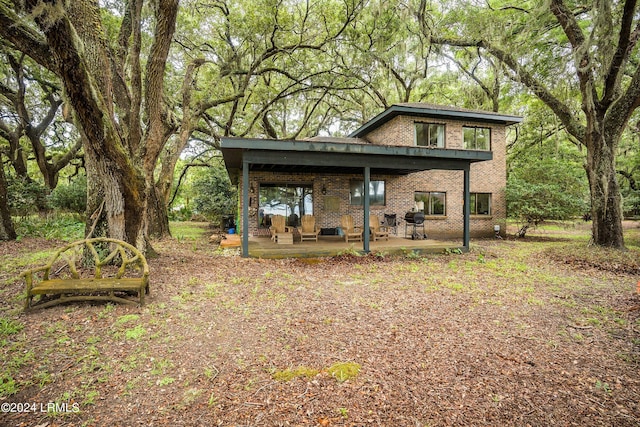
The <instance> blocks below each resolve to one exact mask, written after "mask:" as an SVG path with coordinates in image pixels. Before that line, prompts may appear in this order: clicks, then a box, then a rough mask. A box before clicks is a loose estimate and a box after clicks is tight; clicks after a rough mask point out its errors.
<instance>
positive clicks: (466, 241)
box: [462, 164, 471, 251]
mask: <svg viewBox="0 0 640 427" xmlns="http://www.w3.org/2000/svg"><path fill="white" fill-rule="evenodd" d="M470 169H471V165H470V164H467V165H466V167H465V168H464V205H463V210H464V220H463V223H464V226H463V232H462V235H463V236H462V240H463V242H462V244H463V246H464V250H465V251H469V240H470V237H469V217H470V216H471V195H470V193H469V187H470V178H469V175H470Z"/></svg>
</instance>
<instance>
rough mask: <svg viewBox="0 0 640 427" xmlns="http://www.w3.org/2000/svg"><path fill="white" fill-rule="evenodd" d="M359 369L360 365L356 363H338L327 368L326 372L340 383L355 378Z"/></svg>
mask: <svg viewBox="0 0 640 427" xmlns="http://www.w3.org/2000/svg"><path fill="white" fill-rule="evenodd" d="M361 368H362V367H361V366H360V364H359V363H356V362H338V363H334V364H333V365H331V366H329V368H327V372H328V373H329V375H331V376H332V377H333V378H335V379H336V380H338V382H341V383H342V382H345V381H347V380H350V379H352V378H355V377H357V376H358V374H359V373H360V369H361Z"/></svg>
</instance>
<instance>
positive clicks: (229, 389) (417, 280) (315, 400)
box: [0, 239, 640, 427]
mask: <svg viewBox="0 0 640 427" xmlns="http://www.w3.org/2000/svg"><path fill="white" fill-rule="evenodd" d="M540 240H547V239H540ZM549 240H550V239H549ZM560 243H561V242H554V241H535V239H533V241H531V240H530V241H516V240H508V239H507V240H502V241H497V240H486V241H477V242H474V245H473V249H472V251H471V252H470V253H468V254H448V255H447V254H443V255H431V256H429V257H425V258H420V257H415V258H390V257H377V256H367V257H355V256H352V255H344V256H339V257H335V258H327V259H312V260H293V259H287V260H260V259H243V258H240V257H238V256H237V255H234V253H233V252H220V251H218V252H216V251H215V248H214V247H213V246H212V245H211V244H210V243H208V242H207V241H206V240H197V241H192V240H169V239H168V240H164V241H161V242H155V243H154V247H155V249H156V250H157V251H158V252H159V254H160V255H159V257H158V258H155V259H151V260H150V261H149V264H150V267H151V294H150V296H149V297H148V298H147V304H146V305H145V306H144V307H141V308H140V307H136V306H124V305H112V304H100V303H96V304H90V303H75V304H70V305H66V306H56V307H53V308H49V309H44V310H39V311H34V312H32V313H28V314H19V308H20V305H21V300H20V298H19V297H18V296H19V295H20V293H21V292H22V289H23V286H24V285H23V284H22V283H21V282H20V281H18V280H12V279H11V277H9V276H8V273H3V274H4V277H2V279H3V283H4V285H3V287H2V289H1V292H0V297H1V298H2V302H1V303H0V304H1V307H0V310H1V311H0V315H2V316H3V317H4V318H5V319H10V320H11V321H12V322H14V324H18V325H22V326H23V327H22V329H21V330H20V331H18V332H15V333H11V334H8V333H7V334H5V335H2V336H0V342H1V343H2V346H1V347H0V352H1V354H2V358H3V361H2V362H0V367H1V368H2V371H4V374H3V381H4V385H5V386H7V387H8V385H9V381H10V378H11V379H13V380H14V381H15V384H16V385H17V393H16V394H12V395H9V396H6V395H5V396H3V397H2V398H1V399H0V403H2V404H3V406H2V407H3V412H0V425H1V426H39V427H45V426H48V427H53V426H136V425H140V426H205V425H206V426H471V425H473V426H503V425H516V426H546V425H559V426H638V425H640V375H639V372H638V367H639V362H640V333H639V332H640V321H639V314H640V298H639V297H638V295H637V294H636V292H635V291H636V284H637V282H638V280H639V279H640V277H638V275H637V274H636V275H634V274H628V273H619V272H618V273H612V272H607V271H602V270H600V269H597V268H589V267H588V266H587V267H585V266H584V265H581V266H578V267H576V266H574V265H572V264H567V263H562V262H558V261H557V260H556V259H554V258H553V257H551V256H548V253H547V249H548V248H549V246H551V245H554V244H560ZM58 244H59V242H58ZM1 245H2V246H1V250H0V257H1V258H0V259H3V260H5V261H3V262H6V260H8V259H11V257H16V256H17V255H19V254H20V253H25V254H28V253H30V251H31V252H34V251H36V250H43V249H44V248H47V247H55V246H56V242H48V241H43V240H28V239H27V240H24V241H21V242H18V243H3V244H1ZM12 274H13V273H12ZM7 403H8V404H10V406H5V404H7ZM24 403H28V404H29V407H28V409H27V407H26V405H21V406H19V405H18V404H24ZM32 404H33V405H32ZM42 405H44V406H42ZM52 405H53V406H52ZM43 408H44V409H43ZM47 408H48V410H47ZM4 409H11V410H4Z"/></svg>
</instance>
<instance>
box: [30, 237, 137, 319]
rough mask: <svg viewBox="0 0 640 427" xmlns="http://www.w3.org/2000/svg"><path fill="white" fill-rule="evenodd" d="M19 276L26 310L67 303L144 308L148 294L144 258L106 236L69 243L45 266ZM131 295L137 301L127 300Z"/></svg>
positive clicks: (125, 244) (118, 241)
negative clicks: (110, 303)
mask: <svg viewBox="0 0 640 427" xmlns="http://www.w3.org/2000/svg"><path fill="white" fill-rule="evenodd" d="M125 275H126V276H127V277H125ZM21 276H22V277H24V279H25V282H26V285H27V294H26V298H25V302H24V309H25V311H27V310H29V309H31V308H44V307H50V306H52V305H56V304H61V303H64V302H68V301H113V302H121V303H126V304H136V303H139V304H140V305H144V296H145V293H147V294H148V293H149V266H148V265H147V260H146V259H145V257H144V255H143V254H142V253H141V252H140V251H139V250H138V249H136V248H135V247H134V246H132V245H130V244H128V243H126V242H123V241H121V240H117V239H110V238H105V237H98V238H93V239H86V240H79V241H77V242H73V243H70V244H68V245H66V246H64V247H62V248H60V249H58V250H57V251H56V253H55V254H54V255H53V256H52V257H51V258H50V259H49V262H48V263H47V264H46V265H43V266H42V267H38V268H33V269H31V270H27V271H25V272H23V273H22V274H21ZM130 294H134V295H135V294H137V296H138V299H137V300H132V299H130V298H127V296H128V295H130ZM37 295H39V296H40V297H39V299H38V300H37V301H35V303H34V297H35V296H37Z"/></svg>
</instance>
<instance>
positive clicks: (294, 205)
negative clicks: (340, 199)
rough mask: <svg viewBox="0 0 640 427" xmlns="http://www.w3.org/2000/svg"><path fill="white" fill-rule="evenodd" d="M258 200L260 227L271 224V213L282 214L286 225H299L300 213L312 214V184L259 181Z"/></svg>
mask: <svg viewBox="0 0 640 427" xmlns="http://www.w3.org/2000/svg"><path fill="white" fill-rule="evenodd" d="M259 200H260V207H259V209H258V226H259V227H261V228H266V227H269V226H270V225H271V217H272V216H273V215H282V216H284V217H285V218H287V225H289V226H293V227H297V226H299V225H300V217H301V216H302V215H305V214H309V215H313V185H312V184H269V183H261V184H260V190H259Z"/></svg>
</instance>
